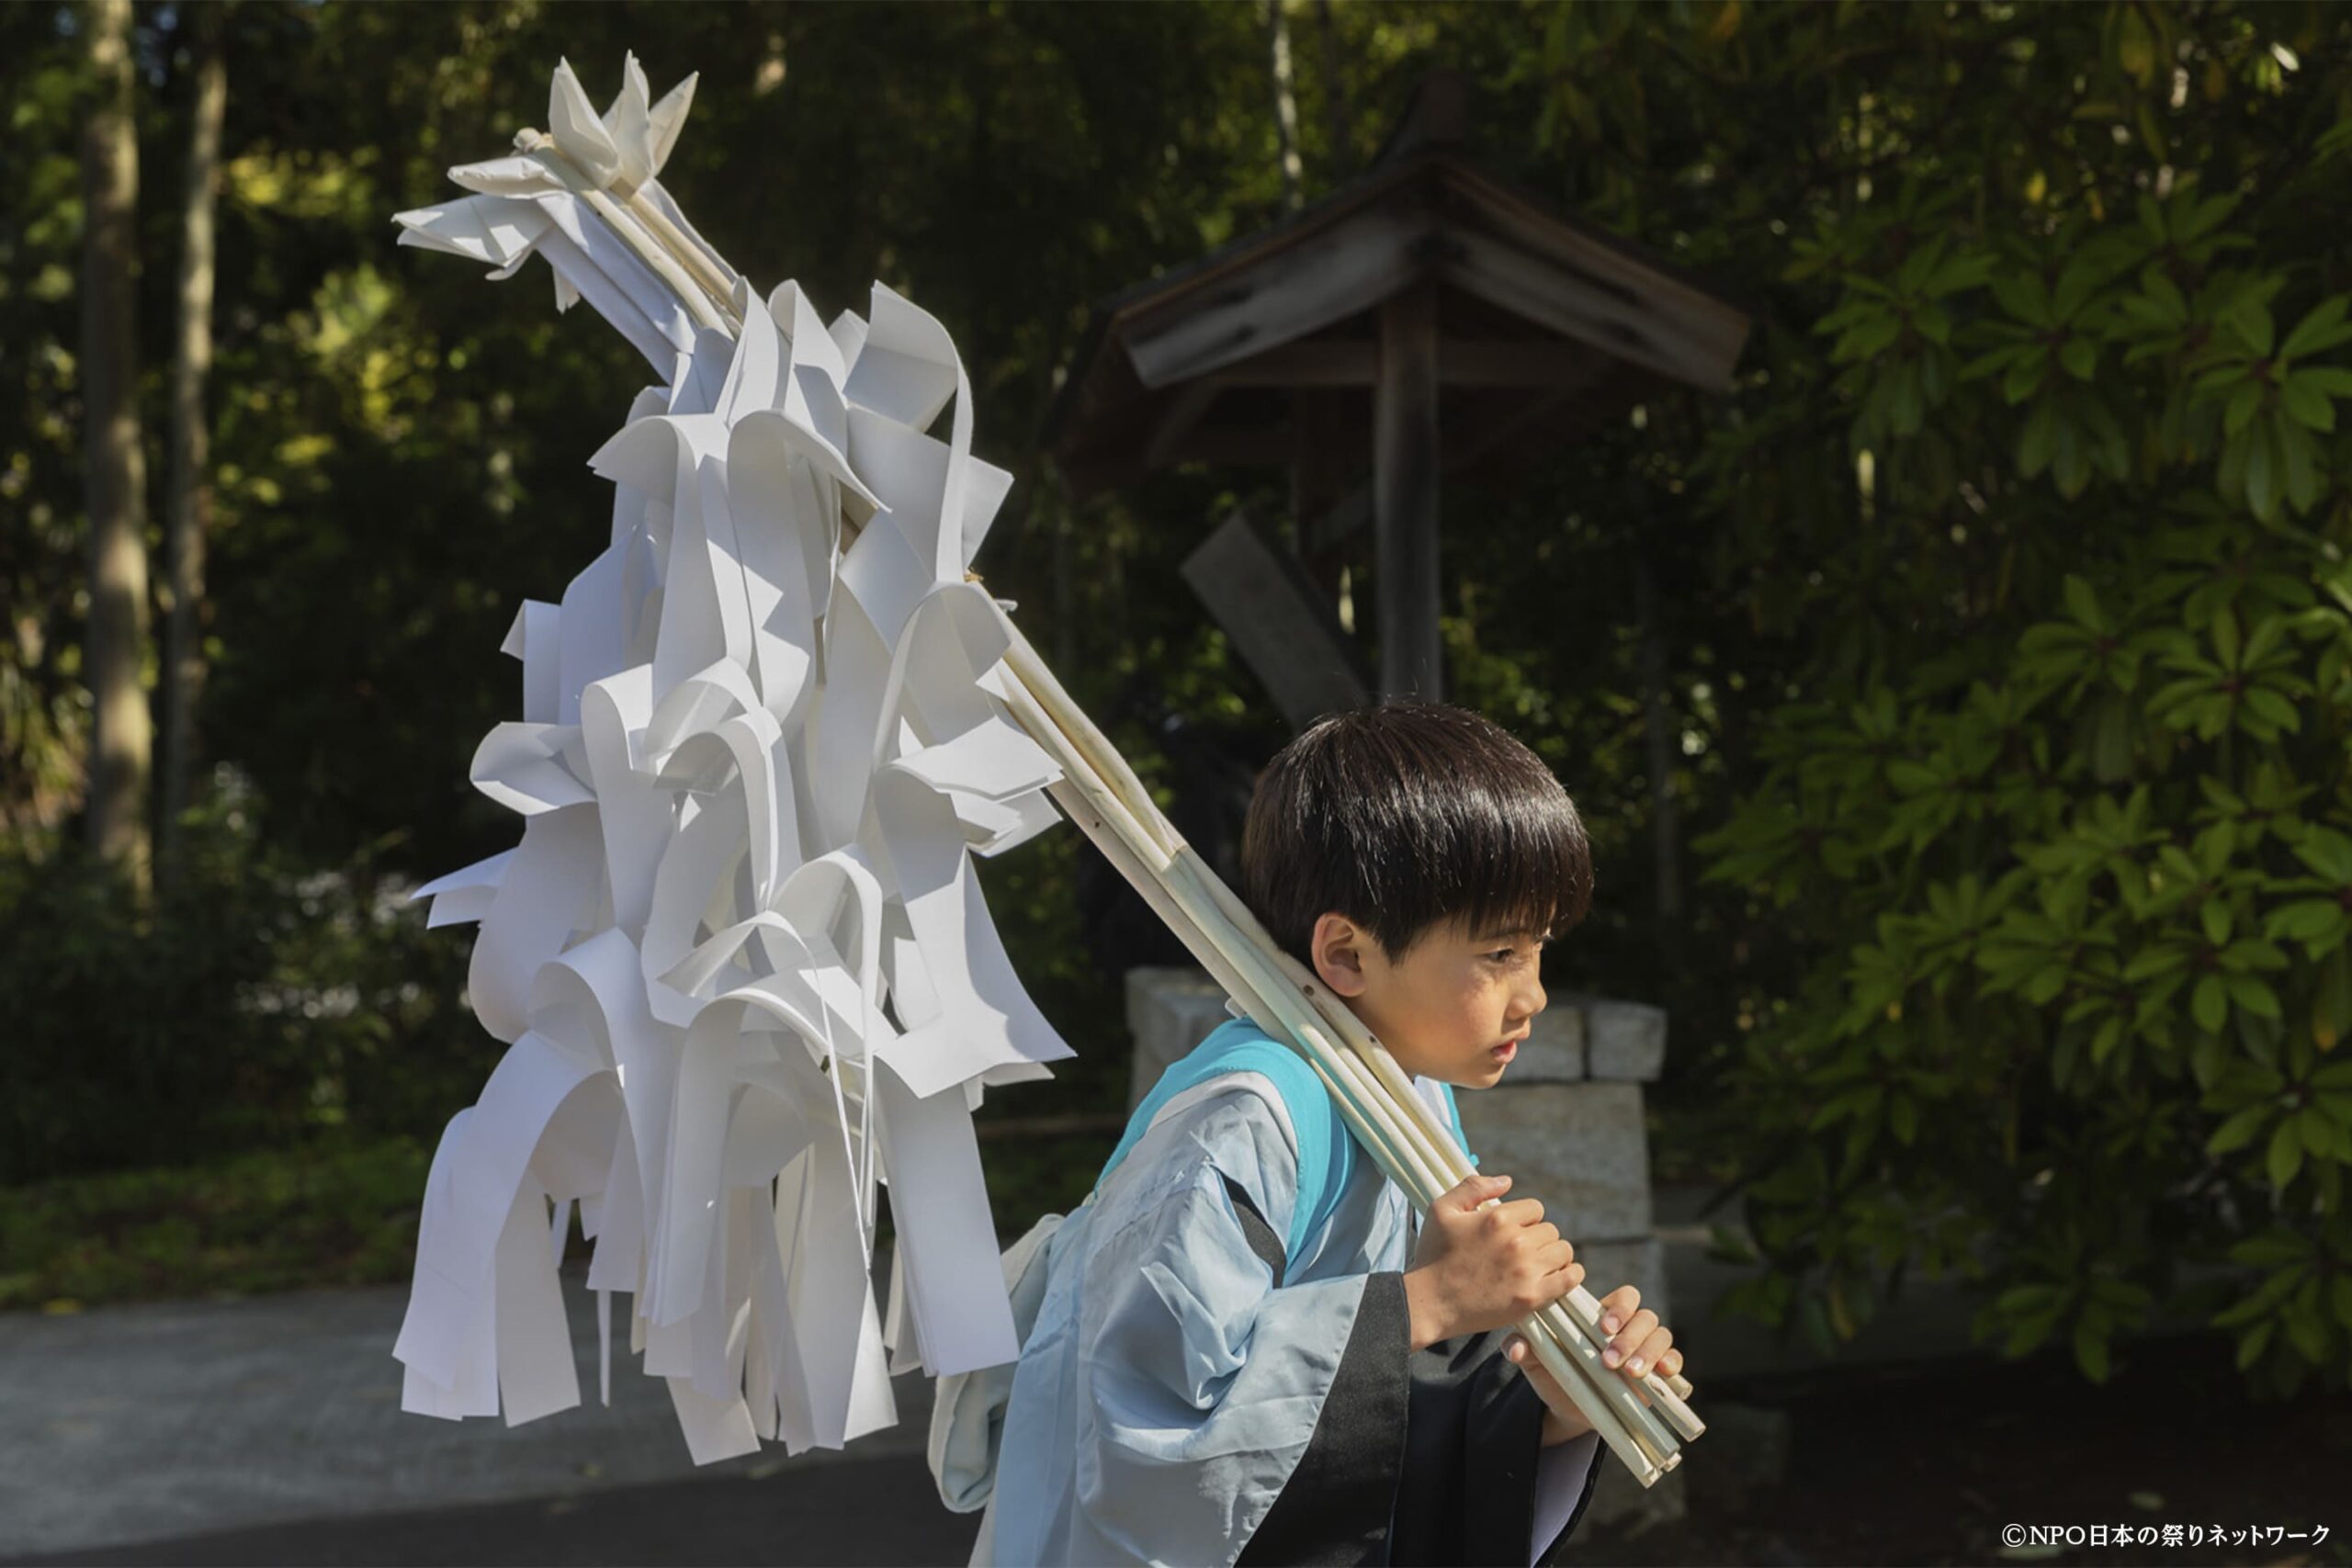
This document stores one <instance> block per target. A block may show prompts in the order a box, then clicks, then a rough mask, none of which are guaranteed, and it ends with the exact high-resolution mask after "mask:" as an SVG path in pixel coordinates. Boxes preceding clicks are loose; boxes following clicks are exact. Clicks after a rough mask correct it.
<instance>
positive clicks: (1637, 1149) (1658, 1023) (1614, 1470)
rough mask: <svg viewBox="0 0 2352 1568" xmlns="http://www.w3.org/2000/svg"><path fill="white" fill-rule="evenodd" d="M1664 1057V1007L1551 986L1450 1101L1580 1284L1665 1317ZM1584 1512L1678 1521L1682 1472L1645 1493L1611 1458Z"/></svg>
mask: <svg viewBox="0 0 2352 1568" xmlns="http://www.w3.org/2000/svg"><path fill="white" fill-rule="evenodd" d="M1665 1063H1666V1014H1665V1012H1664V1011H1663V1010H1659V1009H1657V1008H1654V1007H1645V1006H1643V1005H1642V1004H1641V1003H1638V1002H1621V1001H1612V1000H1611V999H1609V998H1602V997H1594V996H1586V995H1579V994H1577V993H1574V992H1568V993H1555V995H1554V996H1553V998H1552V1000H1551V1005H1550V1006H1548V1007H1546V1008H1545V1009H1544V1010H1543V1011H1542V1012H1540V1013H1538V1014H1537V1015H1536V1017H1535V1027H1534V1032H1533V1033H1532V1034H1531V1035H1530V1036H1529V1037H1528V1041H1527V1043H1526V1044H1524V1045H1522V1046H1521V1047H1520V1054H1519V1059H1518V1060H1517V1061H1515V1062H1513V1063H1512V1064H1511V1066H1510V1071H1509V1072H1507V1073H1505V1074H1504V1075H1503V1081H1502V1082H1501V1083H1499V1084H1498V1085H1496V1086H1495V1087H1494V1088H1493V1089H1473V1090H1457V1091H1455V1096H1454V1099H1455V1101H1456V1103H1458V1104H1459V1105H1460V1106H1461V1108H1462V1130H1463V1132H1464V1134H1466V1135H1467V1137H1468V1139H1469V1144H1470V1147H1471V1149H1472V1150H1473V1151H1474V1152H1475V1153H1476V1155H1477V1156H1478V1168H1479V1169H1481V1170H1484V1171H1488V1172H1493V1173H1497V1174H1500V1175H1505V1176H1509V1177H1510V1178H1512V1184H1511V1193H1512V1195H1513V1196H1517V1195H1519V1194H1521V1193H1524V1194H1526V1195H1528V1196H1530V1197H1533V1198H1539V1199H1541V1200H1543V1202H1544V1218H1546V1219H1548V1220H1550V1221H1552V1222H1553V1223H1554V1224H1556V1225H1558V1226H1559V1227H1560V1234H1561V1235H1564V1236H1566V1237H1567V1238H1568V1240H1569V1241H1571V1242H1573V1243H1574V1244H1575V1245H1576V1249H1577V1259H1578V1260H1579V1261H1580V1262H1582V1263H1583V1264H1584V1266H1585V1286H1586V1288H1587V1289H1588V1290H1589V1291H1591V1292H1592V1293H1593V1294H1594V1295H1597V1296H1598V1295H1606V1294H1607V1293H1608V1292H1611V1291H1613V1290H1615V1289H1616V1288H1617V1287H1618V1286H1620V1285H1624V1284H1631V1285H1633V1286H1634V1287H1635V1288H1636V1289H1638V1290H1639V1291H1640V1292H1642V1304H1643V1305H1644V1306H1646V1307H1649V1308H1651V1309H1653V1310H1654V1311H1656V1312H1657V1314H1658V1317H1659V1319H1660V1320H1661V1321H1663V1322H1665V1323H1668V1324H1669V1325H1670V1324H1671V1323H1672V1322H1673V1321H1674V1319H1673V1314H1672V1313H1671V1311H1670V1309H1669V1305H1668V1301H1667V1290H1666V1247H1665V1244H1664V1243H1662V1242H1661V1241H1659V1240H1658V1238H1657V1235H1656V1234H1655V1227H1654V1225H1653V1223H1652V1219H1651V1211H1650V1153H1649V1131H1648V1126H1647V1123H1646V1122H1645V1119H1644V1116H1643V1111H1642V1086H1643V1085H1644V1084H1645V1083H1654V1082H1656V1081H1657V1076H1658V1072H1659V1069H1660V1068H1661V1067H1663V1066H1665ZM1591 1512H1592V1517H1593V1518H1594V1519H1595V1520H1597V1521H1600V1522H1605V1523H1612V1524H1613V1523H1620V1522H1627V1523H1630V1522H1633V1521H1636V1520H1645V1521H1648V1522H1650V1523H1656V1522H1660V1521H1664V1520H1668V1519H1679V1518H1680V1517H1683V1516H1684V1514H1685V1513H1687V1512H1688V1505H1687V1503H1686V1502H1685V1499H1684V1495H1683V1488H1682V1484H1681V1476H1680V1475H1679V1473H1678V1474H1675V1475H1669V1476H1668V1477H1667V1478H1666V1479H1664V1480H1663V1481H1660V1482H1659V1483H1657V1485H1656V1486H1653V1487H1651V1488H1650V1489H1649V1490H1647V1491H1644V1490H1643V1489H1642V1487H1641V1486H1640V1485H1639V1484H1638V1483H1636V1482H1635V1481H1634V1478H1633V1475H1632V1474H1631V1473H1630V1472H1628V1471H1627V1470H1626V1469H1625V1467H1624V1466H1623V1465H1621V1464H1618V1463H1616V1462H1614V1461H1611V1462H1610V1463H1609V1464H1607V1465H1605V1466H1604V1467H1602V1470H1601V1474H1600V1484H1599V1486H1598V1487H1597V1488H1596V1489H1595V1490H1594V1492H1593V1498H1592V1509H1591ZM1641 1528H1647V1526H1646V1524H1645V1525H1643V1526H1642V1527H1641Z"/></svg>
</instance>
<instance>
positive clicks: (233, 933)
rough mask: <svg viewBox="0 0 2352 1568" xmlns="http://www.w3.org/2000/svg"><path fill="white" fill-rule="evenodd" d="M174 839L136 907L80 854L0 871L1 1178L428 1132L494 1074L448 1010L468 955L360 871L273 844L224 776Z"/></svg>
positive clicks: (489, 1056)
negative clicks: (324, 865) (153, 884)
mask: <svg viewBox="0 0 2352 1568" xmlns="http://www.w3.org/2000/svg"><path fill="white" fill-rule="evenodd" d="M0 929H6V931H8V932H9V940H8V941H7V942H6V943H0V997H6V998H7V1006H8V1043H9V1049H8V1050H7V1051H6V1052H5V1053H0V1181H7V1182H16V1181H28V1180H37V1179H44V1178H51V1177H59V1176H63V1175H68V1174H72V1173H74V1172H80V1171H88V1170H96V1169H106V1168H120V1167H137V1166H152V1165H164V1164H176V1163H180V1162H184V1161H196V1160H202V1159H207V1158H211V1157H216V1156H220V1155H222V1154H225V1153H228V1152H232V1151H236V1150H241V1149H245V1148H250V1147H253V1146H254V1145H259V1144H265V1143H270V1142H281V1141H287V1140H298V1141H299V1140H307V1139H313V1138H317V1137H320V1136H322V1135H328V1134H334V1133H335V1132H337V1131H342V1132H345V1133H347V1134H355V1135H359V1136H377V1135H381V1134H386V1133H398V1134H409V1135H412V1136H414V1135H430V1134H434V1133H435V1132H437V1131H438V1129H439V1127H440V1125H441V1123H442V1122H445V1121H447V1118H448V1116H449V1115H450V1113H451V1112H452V1111H454V1110H455V1109H456V1108H457V1107H458V1106H460V1105H463V1104H465V1103H467V1102H468V1101H469V1100H471V1099H472V1098H473V1095H474V1093H475V1092H476V1091H477V1090H478V1089H479V1088H480V1085H481V1079H482V1077H484V1076H485V1075H486V1074H487V1073H488V1071H489V1068H490V1066H491V1065H492V1062H494V1060H495V1059H496V1058H495V1049H496V1046H495V1043H494V1042H491V1041H488V1040H485V1039H483V1038H482V1037H481V1031H480V1029H479V1027H478V1026H476V1025H475V1024H474V1023H473V1022H472V1021H471V1020H470V1019H469V1018H467V1017H465V1016H464V1015H463V1014H462V1012H461V1011H460V1010H459V1007H458V998H459V988H460V986H461V984H462V976H463V973H464V969H463V953H464V949H463V945H462V944H461V943H459V942H456V941H453V940H452V939H451V937H450V933H448V932H446V931H444V932H427V931H424V929H423V928H422V926H421V924H420V922H418V921H417V920H416V919H414V918H413V913H412V912H410V911H408V910H406V909H404V908H402V907H401V903H400V902H399V900H398V898H397V897H396V896H388V890H387V889H385V888H383V887H382V886H379V879H378V878H377V877H376V876H374V875H372V874H369V872H368V867H367V863H366V862H365V861H364V860H363V861H361V862H359V863H356V866H355V869H354V870H353V871H351V872H348V873H346V872H340V871H336V872H320V871H314V870H307V869H305V868H303V867H302V866H300V863H296V862H294V861H292V860H291V859H290V858H289V857H288V855H287V854H286V853H285V852H282V851H279V850H277V849H275V848H273V847H271V846H268V845H266V844H264V843H263V842H261V841H260V839H259V836H258V825H257V823H256V822H255V821H254V818H253V817H252V815H251V814H250V813H249V812H248V811H247V810H246V809H244V807H243V806H242V805H241V804H240V801H239V798H238V791H237V789H236V787H235V785H234V783H233V777H232V780H231V781H230V783H229V786H228V787H226V788H223V789H220V790H218V791H216V792H215V794H214V795H212V796H211V798H210V799H209V802H208V803H207V805H206V806H205V807H203V808H202V809H199V810H198V811H192V812H191V813H190V814H189V816H188V818H187V854H186V856H185V858H184V860H183V862H182V863H181V866H180V871H179V874H178V876H177V877H176V878H175V879H174V880H172V881H170V882H167V883H166V884H165V885H164V886H163V887H162V888H161V889H160V890H159V892H158V894H157V897H156V901H155V903H154V905H153V908H143V909H142V908H138V907H136V906H135V905H134V904H133V902H132V898H131V896H130V893H129V892H128V890H127V889H126V888H125V887H124V886H122V885H121V883H120V881H119V879H118V878H116V877H114V876H112V875H110V874H107V872H106V871H105V870H103V869H102V868H100V867H97V866H95V865H93V864H91V863H89V861H88V860H87V859H86V858H85V857H84V856H83V855H82V854H81V853H80V852H78V851H70V850H69V851H65V852H59V853H57V854H54V855H52V856H51V857H50V858H48V859H47V860H43V861H28V860H24V859H19V858H13V857H12V858H9V859H7V860H5V861H0Z"/></svg>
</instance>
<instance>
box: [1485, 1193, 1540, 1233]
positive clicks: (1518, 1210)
mask: <svg viewBox="0 0 2352 1568" xmlns="http://www.w3.org/2000/svg"><path fill="white" fill-rule="evenodd" d="M1496 1213H1498V1215H1500V1218H1503V1223H1505V1224H1517V1227H1526V1224H1543V1199H1512V1201H1510V1203H1503V1206H1498V1208H1496Z"/></svg>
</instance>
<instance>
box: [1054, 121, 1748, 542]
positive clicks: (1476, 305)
mask: <svg viewBox="0 0 2352 1568" xmlns="http://www.w3.org/2000/svg"><path fill="white" fill-rule="evenodd" d="M1429 277H1434V278H1435V279H1436V280H1437V282H1438V286H1439V289H1440V299H1439V311H1440V328H1441V333H1442V340H1441V348H1440V363H1441V371H1440V374H1441V379H1442V427H1443V434H1442V442H1443V444H1444V446H1446V447H1447V448H1448V449H1447V451H1446V453H1445V467H1446V468H1449V469H1459V468H1462V467H1464V465H1466V464H1472V463H1476V462H1477V461H1479V460H1480V459H1481V458H1482V457H1487V456H1488V455H1500V454H1501V453H1502V452H1503V450H1504V449H1505V448H1508V447H1509V446H1513V445H1525V444H1527V443H1528V442H1539V441H1540V442H1541V443H1543V444H1544V445H1552V444H1556V443H1557V442H1559V441H1561V440H1564V439H1566V440H1573V439H1576V438H1577V437H1578V436H1580V435H1581V434H1584V433H1586V432H1589V431H1590V430H1592V429H1594V428H1596V427H1597V426H1598V425H1600V423H1602V422H1605V421H1609V420H1613V419H1617V418H1621V417H1623V414H1624V412H1625V411H1626V410H1627V409H1629V408H1630V407H1631V406H1632V405H1633V404H1634V403H1635V402H1638V401H1640V400H1642V399H1643V398H1645V397H1647V396H1650V395H1653V394H1654V393H1656V392H1657V391H1658V390H1660V389H1665V388H1668V387H1675V386H1687V387H1696V388H1700V389H1705V390H1722V389H1725V388H1727V387H1728V385H1729V384H1730V378H1731V372H1732V367H1733V366H1734V365H1735V363H1736V361H1737V359H1738V357H1739V353H1740V349H1741V347H1742V345H1743V344H1745V342H1746V341H1747V333H1748V328H1749V321H1748V317H1747V314H1746V313H1745V312H1743V311H1741V310H1738V309H1736V307H1735V306H1733V305H1732V304H1730V303H1728V302H1727V301H1726V300H1725V299H1723V298H1722V297H1721V295H1720V294H1719V293H1718V292H1717V291H1716V290H1715V289H1714V288H1712V287H1711V286H1709V285H1708V284H1706V283H1704V282H1702V280H1700V279H1699V278H1697V277H1696V276H1693V275H1691V274H1690V273H1689V272H1686V271H1684V270H1683V269H1681V268H1679V267H1678V266H1676V265H1673V264H1672V263H1670V262H1668V261H1667V260H1665V259H1664V258H1662V257H1659V256H1657V255H1656V254H1653V253H1651V252H1649V251H1647V250H1645V249H1644V248H1643V247H1640V246H1637V245H1634V244H1633V243H1629V242H1627V241H1625V240H1623V239H1621V238H1619V237H1618V236H1616V235H1613V234H1610V233H1607V232H1605V231H1602V230H1600V229H1598V228H1596V227H1594V226H1592V225H1590V224H1588V223H1584V222H1580V221H1578V220H1575V219H1572V218H1568V217H1565V216H1563V215H1561V214H1559V213H1557V212H1555V211H1553V210H1551V209H1548V208H1546V207H1545V206H1544V205H1543V204H1541V203H1539V202H1537V201H1536V200H1534V199H1533V198H1532V197H1529V196H1527V195H1526V194H1525V193H1523V192H1521V191H1519V190H1516V189H1514V188H1512V187H1511V186H1508V185H1506V184H1504V183H1503V182H1501V181H1499V180H1498V179H1496V178H1495V177H1493V176H1492V175H1488V174H1487V173H1485V172H1484V171H1482V170H1481V169H1479V168H1478V167H1477V166H1476V164H1474V163H1472V162H1471V161H1470V160H1469V159H1468V158H1467V157H1465V156H1464V154H1463V152H1461V150H1460V149H1459V147H1458V146H1455V145H1453V144H1450V143H1449V142H1447V141H1442V140H1439V141H1435V142H1434V143H1432V142H1431V141H1427V140H1415V139H1412V138H1409V137H1405V138H1399V139H1398V141H1397V144H1395V147H1394V151H1392V152H1390V153H1388V154H1386V155H1385V157H1384V160H1383V161H1382V162H1380V163H1378V164H1374V166H1373V167H1372V168H1371V169H1370V170H1368V171H1366V172H1365V173H1364V174H1363V175H1360V176H1358V177H1357V178H1355V179H1354V180H1352V181H1351V182H1349V183H1348V184H1346V185H1344V186H1340V188H1339V189H1337V190H1335V191H1333V192H1331V193H1330V194H1329V195H1328V196H1326V197H1322V198H1321V199H1320V200H1317V202H1315V203H1313V204H1312V205H1310V206H1308V207H1306V208H1305V209H1302V210H1300V211H1298V212H1296V213H1294V214H1292V215H1290V216H1289V217H1288V218H1286V219H1284V220H1283V221H1281V222H1279V223H1276V224H1273V225H1272V226H1270V227H1268V228H1265V229H1262V230H1260V231H1257V232H1255V233H1251V234H1248V235H1245V236H1243V237H1242V238H1240V239H1238V240H1236V241H1234V242H1233V243H1229V244H1227V245H1225V246H1223V247H1222V248H1220V249H1218V250H1216V251H1215V252H1212V253H1211V254H1207V255H1205V256H1203V257H1201V258H1200V259H1199V260H1197V261H1194V262H1192V263H1189V264H1187V265H1182V266H1179V267H1176V268H1173V269H1171V270H1170V271H1167V272H1163V273H1161V274H1159V276H1154V277H1152V278H1149V279H1148V280H1146V281H1144V282H1143V283H1140V284H1137V285H1136V286H1135V287H1133V288H1128V289H1125V290H1124V291H1122V292H1121V293H1119V294H1117V295H1114V296H1113V297H1112V298H1110V299H1105V300H1103V301H1102V302H1101V303H1100V304H1099V305H1098V306H1097V307H1096V309H1095V310H1094V314H1093V319H1092V321H1091V325H1090V329H1089V331H1088V333H1087V336H1086V339H1085V341H1084V343H1083V344H1082V346H1081V348H1080V354H1079V357H1078V359H1077V361H1076V364H1075V366H1074V368H1073V370H1072V373H1071V375H1070V377H1069V380H1068V381H1067V383H1065V385H1064V387H1063V389H1062V392H1061V395H1060V397H1059V399H1058V400H1057V403H1056V405H1055V408H1054V411H1053V414H1052V417H1051V422H1050V425H1049V429H1048V433H1047V442H1048V445H1049V446H1050V448H1051V450H1052V452H1053V455H1054V457H1055V459H1056V463H1057V467H1058V468H1059V469H1060V471H1061V474H1062V477H1063V479H1064V482H1065V483H1066V484H1068V485H1069V489H1070V490H1071V491H1072V492H1073V493H1074V494H1076V495H1080V496H1085V495H1089V494H1093V493H1096V492H1098V491H1104V490H1108V489H1113V488H1116V487H1118V486H1120V485H1123V484H1126V483H1128V482H1131V481H1132V480H1134V479H1137V478H1139V477H1141V476H1142V475H1143V474H1146V473H1148V472H1151V471H1152V470H1154V469H1157V468H1162V467H1165V466H1168V465H1170V464H1172V463H1182V462H1189V461H1229V462H1238V463H1265V464H1275V465H1279V464H1286V463H1288V462H1289V461H1290V460H1291V458H1292V456H1293V453H1294V451H1295V446H1296V437H1295V434H1294V433H1293V431H1292V430H1291V428H1290V411H1291V407H1292V405H1293V403H1294V401H1295V394H1296V393H1297V392H1298V391H1300V390H1302V389H1330V392H1331V394H1332V396H1333V397H1335V398H1336V399H1339V400H1342V401H1343V402H1344V403H1346V404H1348V405H1350V406H1349V407H1348V409H1347V411H1346V412H1343V413H1342V415H1341V417H1340V418H1339V419H1337V420H1336V421H1331V422H1329V423H1324V424H1322V425H1320V426H1319V428H1323V429H1327V430H1328V429H1332V428H1335V427H1336V428H1338V429H1340V430H1344V431H1347V432H1350V433H1351V437H1352V439H1354V440H1357V441H1364V440H1368V433H1369V430H1370V426H1371V412H1370V409H1371V389H1372V385H1373V382H1374V376H1375V373H1376V368H1377V355H1378V344H1377V332H1376V328H1375V325H1374V322H1375V320H1376V308H1377V307H1378V305H1379V304H1380V302H1381V301H1382V300H1384V299H1387V298H1389V297H1390V296H1392V295H1395V294H1397V293H1398V292H1400V291H1401V290H1403V289H1404V288H1408V287H1409V286H1411V285H1413V284H1415V283H1417V282H1419V281H1420V280H1421V279H1424V278H1429ZM1358 403H1360V404H1361V407H1360V409H1359V408H1356V407H1354V406H1353V405H1355V404H1358ZM1358 413H1360V414H1361V417H1353V416H1354V415H1355V414H1358ZM1521 437H1525V438H1526V442H1522V441H1521ZM1480 448H1483V450H1481V449H1480Z"/></svg>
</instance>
